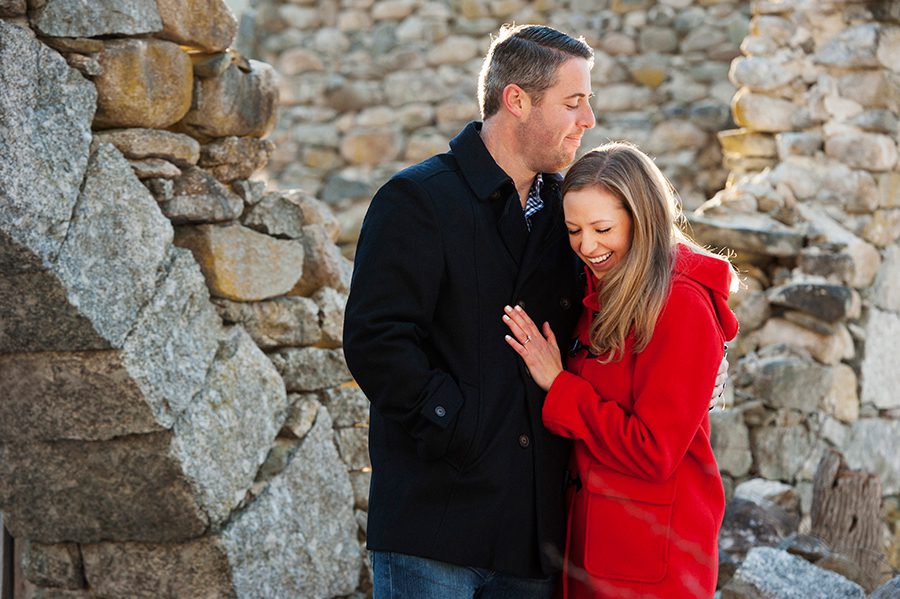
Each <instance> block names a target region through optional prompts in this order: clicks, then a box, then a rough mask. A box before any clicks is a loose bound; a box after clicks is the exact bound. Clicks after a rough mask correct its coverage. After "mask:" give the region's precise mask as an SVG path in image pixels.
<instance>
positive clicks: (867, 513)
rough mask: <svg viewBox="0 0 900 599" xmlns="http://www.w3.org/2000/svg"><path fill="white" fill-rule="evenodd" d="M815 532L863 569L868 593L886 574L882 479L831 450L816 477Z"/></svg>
mask: <svg viewBox="0 0 900 599" xmlns="http://www.w3.org/2000/svg"><path fill="white" fill-rule="evenodd" d="M810 515H811V518H812V529H811V532H812V534H813V535H815V536H817V537H819V538H820V539H822V540H823V541H825V542H826V543H827V544H828V545H829V547H831V548H832V549H833V550H834V551H836V552H838V553H841V554H842V555H844V556H845V557H847V558H849V559H851V560H853V561H854V562H855V563H856V564H857V565H858V566H859V568H860V570H861V573H862V578H863V580H861V581H857V582H860V583H863V586H864V587H866V591H867V592H871V591H872V589H874V588H875V587H876V586H877V585H878V584H879V582H880V580H881V578H883V576H884V572H882V567H883V564H884V561H885V556H884V554H883V553H882V547H881V481H880V480H879V479H878V476H877V475H875V474H871V473H869V472H861V471H856V470H850V469H849V468H847V465H846V463H845V462H844V456H842V455H841V454H840V452H838V451H835V450H833V449H828V450H827V451H826V452H825V455H823V456H822V460H821V461H820V462H819V466H818V467H817V468H816V474H815V477H814V478H813V498H812V510H811V514H810Z"/></svg>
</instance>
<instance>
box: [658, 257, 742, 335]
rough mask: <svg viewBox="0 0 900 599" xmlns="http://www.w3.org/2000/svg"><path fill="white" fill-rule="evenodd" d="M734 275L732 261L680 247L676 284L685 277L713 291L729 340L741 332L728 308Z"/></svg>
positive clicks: (676, 264) (720, 322)
mask: <svg viewBox="0 0 900 599" xmlns="http://www.w3.org/2000/svg"><path fill="white" fill-rule="evenodd" d="M734 276H736V274H735V273H734V271H733V270H732V268H731V264H730V263H729V262H726V261H725V260H722V259H720V258H716V257H713V256H709V255H707V254H700V253H697V252H694V251H692V250H691V249H690V248H688V247H687V246H684V245H679V246H678V255H677V257H676V259H675V278H674V279H673V281H672V282H673V284H674V283H675V282H676V281H677V280H678V279H679V278H684V279H687V280H688V281H692V282H693V283H695V284H697V285H700V286H701V287H704V288H705V289H706V290H707V291H708V292H709V297H710V299H711V301H712V304H713V308H714V309H715V311H716V316H717V317H718V319H719V326H721V327H722V333H724V335H725V339H733V338H734V336H735V335H737V332H738V321H737V318H736V317H735V315H734V312H732V311H731V308H729V307H728V294H729V293H730V291H731V281H732V277H734Z"/></svg>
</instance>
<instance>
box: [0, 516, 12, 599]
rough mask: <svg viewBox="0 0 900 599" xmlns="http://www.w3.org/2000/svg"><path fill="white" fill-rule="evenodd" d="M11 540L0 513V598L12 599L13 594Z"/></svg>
mask: <svg viewBox="0 0 900 599" xmlns="http://www.w3.org/2000/svg"><path fill="white" fill-rule="evenodd" d="M12 573H13V540H12V536H11V535H10V534H9V532H7V530H6V526H4V523H3V514H0V599H12V596H13V590H12V585H13V578H12Z"/></svg>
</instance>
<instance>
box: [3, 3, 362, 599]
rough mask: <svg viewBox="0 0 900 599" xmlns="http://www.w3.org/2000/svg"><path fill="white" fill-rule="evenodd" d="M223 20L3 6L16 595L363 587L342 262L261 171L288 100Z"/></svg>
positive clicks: (6, 484)
mask: <svg viewBox="0 0 900 599" xmlns="http://www.w3.org/2000/svg"><path fill="white" fill-rule="evenodd" d="M235 30H236V22H235V19H234V17H233V16H232V14H231V13H230V11H229V10H228V8H227V7H226V6H225V4H224V3H223V2H222V1H221V0H203V1H201V2H196V1H190V2H188V1H187V0H157V1H156V2H145V1H140V0H129V1H126V2H122V1H119V0H115V1H113V0H102V1H98V2H90V3H84V2H80V1H74V0H43V1H42V2H33V3H28V5H27V6H26V3H25V2H24V1H19V0H12V1H10V0H0V82H2V83H0V197H2V198H3V202H2V203H0V323H2V326H0V380H3V381H4V386H3V389H2V390H0V511H2V512H3V514H4V521H5V523H6V525H7V526H8V528H9V530H10V531H11V532H12V533H13V536H14V537H15V538H16V540H17V542H18V543H21V544H22V545H21V546H22V548H23V550H22V563H21V567H22V571H23V572H24V574H25V576H26V579H27V582H26V583H25V584H26V587H27V589H26V590H27V594H28V596H34V597H66V598H73V599H74V598H87V597H125V596H127V597H159V596H176V597H201V596H203V597H207V596H208V597H258V596H265V597H333V596H336V595H346V594H347V593H351V592H353V591H354V590H355V589H356V588H357V587H358V585H359V584H360V577H361V576H362V575H364V573H365V569H364V568H363V567H362V560H361V552H360V545H359V536H360V532H359V530H360V528H359V527H360V525H361V524H363V525H364V513H359V514H354V509H353V506H354V504H356V505H358V506H360V507H361V508H364V507H365V504H364V500H363V499H362V496H363V495H364V488H365V486H366V484H367V480H366V478H365V476H366V475H365V472H363V471H364V470H365V469H366V466H367V463H365V458H364V455H363V454H364V453H365V452H364V447H365V446H364V443H363V444H362V447H363V450H360V440H359V439H360V432H359V431H360V430H362V429H360V428H359V426H358V424H357V423H359V422H363V421H364V420H365V419H364V418H362V417H361V416H360V410H361V400H360V398H359V397H358V395H357V394H354V392H353V390H352V389H350V390H347V389H344V388H343V385H344V384H345V383H346V382H347V381H348V380H349V379H350V375H349V373H348V372H347V370H346V366H345V365H344V363H343V360H342V356H341V352H340V349H339V346H340V339H341V330H340V327H341V321H342V313H343V304H344V302H345V296H344V294H345V293H346V291H347V286H348V281H349V267H350V265H349V262H348V261H347V260H346V259H345V258H343V256H341V254H340V252H339V250H338V248H337V246H336V245H335V244H334V240H335V239H336V238H337V233H338V229H337V224H336V221H335V219H334V217H333V216H332V215H331V213H330V212H329V210H328V209H327V207H325V205H324V204H322V203H321V202H319V201H318V200H316V199H315V198H313V197H310V196H309V195H307V194H305V193H303V192H300V191H288V192H277V193H266V191H265V184H264V183H261V182H257V181H252V180H250V177H251V175H252V174H253V173H254V172H256V171H257V170H258V169H260V168H262V167H263V166H264V165H265V164H266V162H267V161H268V158H269V155H270V154H271V152H272V150H273V145H272V143H271V142H270V141H268V140H265V139H263V138H264V137H265V136H266V135H267V133H268V132H269V131H270V130H271V128H272V126H273V123H274V120H275V108H276V104H277V90H276V88H275V84H274V79H275V77H274V71H273V70H272V68H271V67H270V66H268V65H266V64H264V63H260V62H256V61H253V60H246V59H245V58H243V57H242V56H241V55H240V54H239V53H237V52H236V51H234V50H233V49H231V48H230V44H231V43H232V40H233V37H234V35H235ZM363 438H364V437H363ZM349 470H353V471H354V472H355V473H356V474H355V475H354V479H353V482H352V483H351V478H350V476H349V475H348V471H349ZM354 489H356V493H355V494H354ZM354 496H357V497H359V498H360V499H358V500H356V501H354Z"/></svg>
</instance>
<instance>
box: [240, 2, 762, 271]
mask: <svg viewBox="0 0 900 599" xmlns="http://www.w3.org/2000/svg"><path fill="white" fill-rule="evenodd" d="M254 5H255V7H256V8H255V12H254V13H253V15H252V16H253V17H255V22H256V28H255V35H250V36H248V39H246V40H244V44H245V45H246V46H247V47H248V48H255V50H253V52H254V55H255V56H257V57H259V58H260V59H262V60H265V61H267V62H270V63H272V64H273V65H275V68H276V70H277V71H278V72H279V74H280V75H281V77H280V78H279V89H280V90H281V105H282V110H281V116H280V119H279V122H278V126H277V128H276V131H275V132H274V133H273V136H272V139H273V140H274V141H275V142H276V146H277V149H276V150H275V153H274V155H273V157H272V161H271V162H270V164H269V169H268V173H269V176H270V177H271V179H272V180H273V183H275V184H277V185H279V186H287V187H294V186H297V187H301V188H303V189H305V190H307V191H308V192H310V193H313V194H315V195H316V197H318V198H319V199H321V200H323V201H324V202H326V203H327V204H329V205H330V206H332V207H333V208H334V209H335V211H336V212H337V214H338V218H339V219H340V221H341V225H342V227H341V229H342V234H341V237H340V242H341V244H342V245H344V246H345V251H346V253H347V254H348V255H351V254H352V252H353V244H354V243H355V240H356V237H357V235H358V232H359V226H360V223H361V221H362V217H363V215H364V214H365V210H366V208H367V206H368V202H369V200H370V199H371V198H372V195H373V194H374V192H375V190H376V189H377V188H378V187H379V186H380V185H381V184H382V183H384V182H385V181H386V180H387V179H388V178H389V177H390V175H392V174H393V173H394V172H396V171H398V170H400V169H401V168H403V167H405V166H408V165H409V164H412V163H415V162H418V161H419V160H421V159H423V158H426V157H428V156H430V155H432V154H435V153H439V152H444V151H446V149H447V141H448V140H449V139H450V138H451V137H453V136H454V135H455V134H456V133H457V132H458V131H459V130H460V129H461V128H462V126H463V125H464V124H465V123H466V122H467V121H469V120H471V119H476V118H478V106H477V102H476V100H475V96H476V93H475V84H476V80H477V77H478V71H479V69H480V67H481V58H482V56H483V55H484V53H485V51H486V50H487V47H488V45H489V44H490V35H491V34H492V33H495V32H496V31H497V30H498V29H499V27H500V25H502V24H503V23H505V22H517V23H546V24H548V25H552V26H555V27H558V28H560V29H562V30H564V31H567V32H571V33H574V34H577V35H584V37H585V38H586V40H587V41H588V42H589V43H590V44H591V45H592V46H593V47H594V48H595V50H596V66H595V67H594V70H593V75H592V78H593V81H592V83H593V87H594V90H595V97H594V98H593V100H592V105H593V107H594V109H595V112H596V114H597V116H598V124H597V127H596V128H595V129H593V130H592V131H589V132H588V133H587V134H585V138H584V143H583V149H588V148H590V147H593V146H595V145H597V144H599V143H602V142H603V141H606V140H607V139H608V138H612V139H630V140H632V141H634V142H636V143H638V144H640V145H641V146H642V147H644V148H645V149H646V150H648V151H649V152H651V153H652V154H653V155H655V156H656V159H657V162H658V163H659V164H660V166H661V167H662V168H663V170H664V171H665V172H666V173H667V174H668V175H669V176H670V177H671V178H672V179H673V181H674V182H675V183H676V185H677V187H678V189H679V190H680V192H681V194H682V196H683V198H684V200H685V202H686V204H687V205H688V206H690V207H692V208H693V207H696V206H698V205H699V204H700V203H702V202H703V201H705V200H706V199H707V198H709V197H711V196H712V195H713V194H714V193H715V192H716V191H718V190H719V189H721V188H722V187H723V185H724V183H725V179H726V175H727V170H725V168H724V167H723V166H722V155H721V153H720V151H719V144H718V143H717V142H716V139H715V135H716V133H717V132H718V131H720V130H722V129H725V128H727V127H731V126H733V123H732V122H731V121H730V111H729V109H728V104H729V102H730V101H731V97H732V96H733V95H734V92H735V88H734V86H733V85H732V84H731V83H730V82H729V81H728V77H727V74H728V66H729V63H730V62H731V60H732V59H733V58H734V57H736V56H737V55H738V53H739V50H738V46H739V44H740V42H741V40H742V39H743V38H744V36H745V35H746V32H747V27H748V22H749V6H748V3H747V2H743V1H738V0H733V1H732V0H716V1H709V0H659V1H655V0H539V1H537V2H526V1H525V0H491V1H489V0H438V1H427V0H379V1H377V2H376V1H374V0H342V1H340V2H339V1H338V0H300V1H297V0H257V1H256V2H255V3H254ZM248 18H249V15H248Z"/></svg>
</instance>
